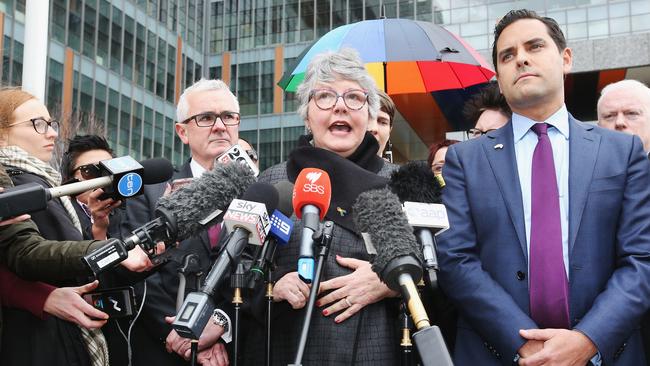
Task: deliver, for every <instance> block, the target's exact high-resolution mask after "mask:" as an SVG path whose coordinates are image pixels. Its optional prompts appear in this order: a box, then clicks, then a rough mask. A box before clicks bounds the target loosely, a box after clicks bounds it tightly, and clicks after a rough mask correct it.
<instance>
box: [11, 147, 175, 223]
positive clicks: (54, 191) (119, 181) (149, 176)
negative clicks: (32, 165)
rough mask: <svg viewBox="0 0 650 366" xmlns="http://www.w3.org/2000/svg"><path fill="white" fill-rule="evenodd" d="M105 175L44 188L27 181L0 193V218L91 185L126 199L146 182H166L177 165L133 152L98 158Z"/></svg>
mask: <svg viewBox="0 0 650 366" xmlns="http://www.w3.org/2000/svg"><path fill="white" fill-rule="evenodd" d="M99 166H100V170H101V174H102V176H101V177H99V178H94V179H89V180H85V181H82V182H77V183H71V184H66V185H62V186H58V187H53V188H45V187H43V186H41V185H40V184H38V183H27V184H22V185H20V186H17V187H13V188H10V189H7V190H5V191H4V192H3V193H0V218H6V217H13V216H17V215H22V214H24V213H30V212H36V211H40V210H44V209H45V208H46V207H47V202H48V201H50V200H52V199H54V198H59V197H62V196H74V195H78V194H80V193H83V192H86V191H88V190H91V189H96V188H104V191H105V192H104V193H105V194H107V195H108V197H113V198H115V199H124V198H129V197H133V196H136V195H138V194H141V193H142V190H143V185H144V184H154V183H160V182H164V181H166V180H168V179H170V178H171V177H172V174H173V172H174V169H173V167H172V164H171V163H170V162H169V160H167V159H162V158H156V159H148V160H144V161H142V162H140V163H138V162H137V161H135V159H133V158H132V157H130V156H123V157H120V158H114V159H109V160H103V161H100V162H99Z"/></svg>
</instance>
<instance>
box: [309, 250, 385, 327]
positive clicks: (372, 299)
mask: <svg viewBox="0 0 650 366" xmlns="http://www.w3.org/2000/svg"><path fill="white" fill-rule="evenodd" d="M336 261H337V262H338V263H339V264H340V265H341V266H343V267H347V268H351V269H353V270H354V272H352V273H350V274H349V275H345V276H340V277H336V278H332V279H331V280H328V281H325V282H323V283H321V285H320V289H319V293H322V292H325V291H329V290H334V291H332V292H330V293H329V294H327V295H325V296H323V297H321V298H320V299H318V301H317V302H316V306H319V307H321V306H326V305H329V307H327V308H326V309H325V310H323V315H325V316H328V315H330V314H334V313H338V312H340V311H343V312H342V313H340V314H339V315H338V316H337V317H336V318H334V321H335V322H337V323H341V322H342V321H344V320H346V319H347V318H349V317H351V316H352V315H354V314H356V313H357V312H358V311H359V310H361V309H363V307H364V306H366V305H369V304H373V303H376V302H377V301H380V300H382V299H384V298H386V297H391V296H397V295H398V294H397V292H395V291H393V290H391V289H389V288H388V287H387V286H386V285H385V284H384V283H382V282H381V281H379V277H378V276H377V274H376V273H375V272H373V271H372V269H370V263H369V262H367V261H363V260H360V259H355V258H343V257H340V256H338V255H337V256H336Z"/></svg>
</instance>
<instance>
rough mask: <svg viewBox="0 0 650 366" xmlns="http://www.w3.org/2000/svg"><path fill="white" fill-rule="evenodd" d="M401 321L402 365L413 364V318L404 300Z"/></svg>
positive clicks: (401, 308)
mask: <svg viewBox="0 0 650 366" xmlns="http://www.w3.org/2000/svg"><path fill="white" fill-rule="evenodd" d="M400 310H401V311H402V313H401V314H400V323H401V324H402V339H401V340H400V348H401V350H402V363H401V365H402V366H411V365H413V343H412V342H411V326H412V323H411V320H410V314H409V310H408V307H407V306H406V304H405V303H404V302H403V301H402V303H401V304H400Z"/></svg>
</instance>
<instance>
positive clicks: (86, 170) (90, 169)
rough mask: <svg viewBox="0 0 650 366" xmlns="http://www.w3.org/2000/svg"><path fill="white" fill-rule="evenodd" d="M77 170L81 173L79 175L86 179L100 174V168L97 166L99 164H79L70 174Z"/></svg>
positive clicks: (97, 176)
mask: <svg viewBox="0 0 650 366" xmlns="http://www.w3.org/2000/svg"><path fill="white" fill-rule="evenodd" d="M77 170H78V171H79V173H81V177H82V178H83V179H86V180H88V179H95V178H99V177H101V176H102V169H101V168H100V167H99V164H86V165H79V166H78V167H76V168H74V169H73V170H72V175H74V173H75V172H76V171H77Z"/></svg>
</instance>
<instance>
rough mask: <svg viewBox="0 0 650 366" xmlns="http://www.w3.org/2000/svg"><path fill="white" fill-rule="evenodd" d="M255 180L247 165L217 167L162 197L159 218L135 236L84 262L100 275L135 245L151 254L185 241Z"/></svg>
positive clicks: (141, 228)
mask: <svg viewBox="0 0 650 366" xmlns="http://www.w3.org/2000/svg"><path fill="white" fill-rule="evenodd" d="M254 181H255V177H254V176H253V172H252V171H251V170H250V169H248V168H247V167H246V166H244V165H241V164H238V163H232V164H215V166H214V168H213V169H212V170H210V171H207V172H205V173H203V175H202V176H201V177H200V178H197V179H194V180H192V182H191V183H189V184H187V185H185V186H183V187H181V188H179V189H178V190H176V191H174V192H172V193H171V194H170V195H168V196H165V197H161V198H160V200H159V201H158V205H157V207H156V212H155V215H156V218H155V219H154V220H152V221H149V222H148V223H146V224H144V225H142V226H141V227H139V228H137V229H135V230H133V232H132V233H133V235H131V236H129V237H127V238H125V239H124V242H123V243H122V242H112V243H110V245H106V246H104V247H102V248H99V249H97V250H96V251H94V252H92V253H90V254H88V255H86V256H85V257H84V261H85V262H86V263H87V265H88V266H89V267H90V268H91V269H92V270H93V272H94V273H100V272H102V271H104V270H106V269H108V268H111V267H113V266H114V265H116V264H118V263H120V262H122V261H123V260H124V259H126V257H127V255H126V253H127V251H128V250H131V249H133V248H134V247H135V246H136V245H140V246H141V247H142V249H143V250H145V251H146V252H149V253H151V252H152V251H154V250H155V245H156V243H158V242H161V241H162V242H164V243H165V244H166V246H171V245H174V244H175V243H176V242H177V241H180V240H185V239H187V238H189V237H191V236H193V235H195V234H196V233H198V232H199V231H201V229H203V228H205V227H206V225H208V224H209V223H211V222H214V221H215V219H216V218H217V216H218V215H214V217H213V218H211V219H210V220H208V221H207V222H204V220H205V219H206V217H209V216H210V215H211V214H213V213H215V212H221V210H223V209H225V208H226V207H228V205H229V204H230V202H231V201H232V200H233V199H235V198H237V197H240V196H241V195H242V194H243V193H244V191H245V190H246V188H247V187H248V186H250V185H251V183H253V182H254ZM201 222H204V223H203V224H201ZM120 245H123V248H120ZM162 260H164V257H162V258H157V257H155V258H152V262H154V264H159V263H160V261H162Z"/></svg>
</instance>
